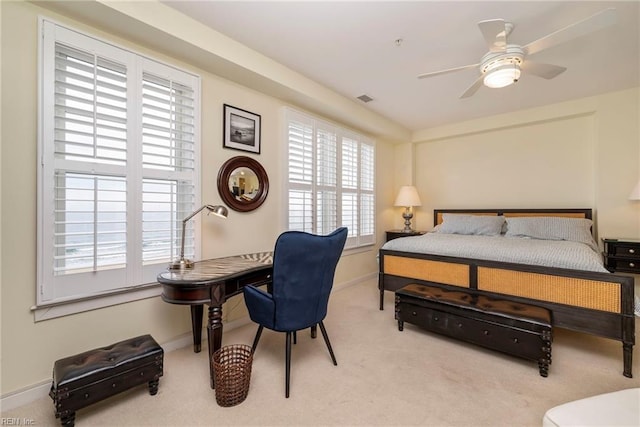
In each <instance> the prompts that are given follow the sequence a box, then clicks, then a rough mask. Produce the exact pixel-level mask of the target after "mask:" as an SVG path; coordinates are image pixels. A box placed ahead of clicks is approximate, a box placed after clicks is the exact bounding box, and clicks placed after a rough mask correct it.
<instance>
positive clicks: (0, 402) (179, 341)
mask: <svg viewBox="0 0 640 427" xmlns="http://www.w3.org/2000/svg"><path fill="white" fill-rule="evenodd" d="M377 275H378V273H377V272H376V273H371V274H367V275H366V276H362V277H359V278H357V279H353V280H350V281H348V282H344V283H340V284H336V285H335V286H334V290H335V291H336V292H339V291H341V290H343V289H346V288H349V287H351V286H353V285H356V284H358V283H360V282H363V281H365V280H370V279H374V278H375V277H377ZM250 323H251V319H249V317H248V316H244V317H242V318H240V319H236V320H233V321H231V322H227V323H225V324H224V329H225V331H231V330H233V329H236V328H239V327H241V326H245V325H248V324H250ZM202 336H203V337H204V341H205V342H204V343H203V344H204V346H206V345H207V343H206V336H207V331H206V328H203V331H202ZM192 337H193V335H192V334H191V332H188V333H185V334H183V335H180V336H178V337H177V338H175V339H173V340H171V341H168V342H166V343H163V344H161V345H162V348H163V349H164V351H165V353H168V352H170V351H174V350H177V349H180V348H183V347H186V346H190V345H193V338H192ZM50 388H51V379H47V380H44V381H42V382H39V383H37V384H34V385H31V386H29V387H25V388H24V389H21V390H18V391H14V392H11V393H7V394H6V395H4V396H2V397H0V410H2V411H9V410H11V409H14V408H18V407H20V406H23V405H27V404H29V403H31V402H33V401H36V400H38V399H41V398H43V397H46V396H47V395H48V394H49V389H50Z"/></svg>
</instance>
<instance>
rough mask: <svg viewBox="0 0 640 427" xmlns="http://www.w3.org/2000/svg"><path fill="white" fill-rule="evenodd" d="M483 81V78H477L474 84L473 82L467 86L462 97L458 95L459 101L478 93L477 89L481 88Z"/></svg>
mask: <svg viewBox="0 0 640 427" xmlns="http://www.w3.org/2000/svg"><path fill="white" fill-rule="evenodd" d="M483 79H484V76H480V77H478V79H477V80H476V81H475V82H473V84H472V85H471V86H469V87H468V88H467V90H465V91H464V93H463V94H462V95H460V99H463V98H469V97H471V96H473V95H474V94H475V93H476V92H477V91H478V89H480V86H482V80H483Z"/></svg>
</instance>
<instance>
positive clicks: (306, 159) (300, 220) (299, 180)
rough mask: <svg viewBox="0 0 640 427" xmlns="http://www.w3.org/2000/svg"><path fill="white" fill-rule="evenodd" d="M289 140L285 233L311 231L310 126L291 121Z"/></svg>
mask: <svg viewBox="0 0 640 427" xmlns="http://www.w3.org/2000/svg"><path fill="white" fill-rule="evenodd" d="M287 135H288V140H289V150H288V152H289V156H288V163H289V168H288V177H289V178H288V183H289V197H288V200H289V230H297V231H306V232H312V231H313V203H312V201H313V200H312V186H313V174H314V172H313V171H314V167H313V146H314V144H313V126H309V125H308V124H306V123H304V122H302V121H298V120H291V121H290V122H289V123H288V129H287Z"/></svg>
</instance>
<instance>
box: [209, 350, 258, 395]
mask: <svg viewBox="0 0 640 427" xmlns="http://www.w3.org/2000/svg"><path fill="white" fill-rule="evenodd" d="M252 362H253V354H252V353H251V347H250V346H248V345H243V344H233V345H228V346H224V347H222V348H221V349H219V350H217V351H216V352H215V353H213V362H212V363H213V369H214V377H215V386H216V403H217V404H218V405H220V406H235V405H237V404H239V403H242V402H243V401H244V399H246V398H247V394H248V393H249V382H250V380H251V363H252Z"/></svg>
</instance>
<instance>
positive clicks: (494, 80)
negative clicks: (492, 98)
mask: <svg viewBox="0 0 640 427" xmlns="http://www.w3.org/2000/svg"><path fill="white" fill-rule="evenodd" d="M519 78H520V67H519V66H518V64H508V65H504V66H501V67H497V68H494V69H493V70H489V71H487V73H486V74H485V76H484V85H485V86H487V87H490V88H494V89H497V88H501V87H506V86H509V85H511V84H514V83H515V82H517V81H518V79H519Z"/></svg>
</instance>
